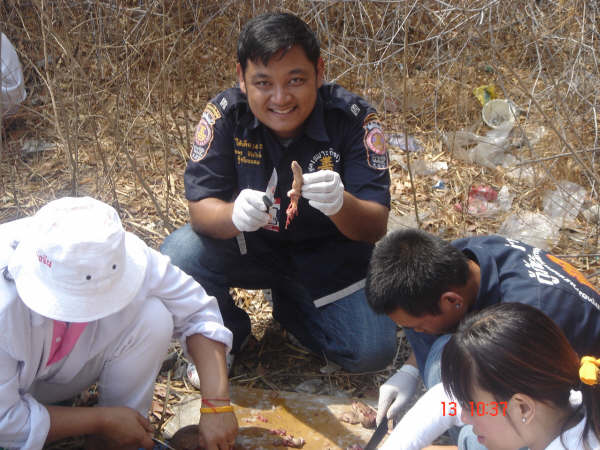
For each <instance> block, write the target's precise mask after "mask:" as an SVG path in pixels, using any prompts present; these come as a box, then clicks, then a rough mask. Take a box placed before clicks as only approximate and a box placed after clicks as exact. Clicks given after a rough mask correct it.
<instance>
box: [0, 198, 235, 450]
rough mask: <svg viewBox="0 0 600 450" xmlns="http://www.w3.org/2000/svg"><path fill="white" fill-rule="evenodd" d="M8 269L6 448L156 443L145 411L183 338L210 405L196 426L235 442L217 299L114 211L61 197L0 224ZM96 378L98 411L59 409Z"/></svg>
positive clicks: (1, 342) (2, 400)
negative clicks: (68, 440) (76, 442)
mask: <svg viewBox="0 0 600 450" xmlns="http://www.w3.org/2000/svg"><path fill="white" fill-rule="evenodd" d="M0 271H1V272H2V274H1V275H0V329H2V335H1V336H0V447H3V448H6V449H13V448H19V449H41V448H42V447H43V446H44V445H45V444H46V443H48V442H51V441H54V440H57V439H61V438H64V437H69V436H80V435H86V437H87V439H86V448H97V449H99V448H103V449H107V448H110V449H129V448H140V447H143V448H152V446H153V442H152V440H151V437H152V434H153V429H152V427H151V425H150V422H149V421H148V419H147V414H148V410H149V408H150V405H151V402H152V393H153V389H154V381H155V379H156V376H157V374H158V371H159V370H160V366H161V363H162V361H163V359H164V357H165V355H166V352H167V348H168V345H169V343H170V342H171V339H172V338H173V337H175V338H178V339H179V340H180V341H181V345H182V348H183V350H184V352H185V354H186V355H187V356H188V357H189V358H190V359H191V360H192V361H194V363H195V365H196V367H198V372H199V376H200V378H201V386H202V394H203V398H205V399H206V401H207V403H210V405H209V406H210V408H209V409H211V411H209V412H213V414H202V415H201V419H200V423H199V429H200V434H201V435H202V438H203V439H204V441H205V442H206V446H207V447H206V448H208V449H227V448H233V443H234V441H235V436H236V434H237V429H238V426H237V421H236V418H235V415H234V414H233V411H232V409H231V406H229V387H228V380H227V369H226V365H225V356H226V354H227V352H228V351H229V350H230V349H231V344H232V334H231V332H230V331H229V330H228V329H227V328H226V327H224V325H223V320H222V318H221V314H220V312H219V309H218V306H217V302H216V299H215V298H214V297H211V296H208V295H207V294H206V292H205V290H204V289H203V288H202V287H201V286H200V285H199V284H198V283H197V282H196V281H194V279H193V278H191V277H190V276H188V275H186V274H185V273H184V272H182V271H181V270H180V269H178V268H177V267H175V266H174V265H172V264H171V262H170V260H169V258H168V257H166V256H164V255H161V254H160V253H159V252H157V251H155V250H153V249H151V248H149V247H148V246H147V245H146V244H144V243H143V242H142V241H141V240H140V239H139V238H137V237H136V236H135V235H133V234H131V233H128V232H126V231H125V230H124V229H123V226H122V224H121V221H120V219H119V216H118V214H117V212H116V211H115V210H114V209H113V208H112V207H110V206H109V205H107V204H105V203H102V202H100V201H98V200H95V199H92V198H90V197H81V198H73V197H65V198H61V199H59V200H55V201H52V202H50V203H48V204H47V205H45V206H44V207H42V208H41V209H40V210H39V211H38V212H37V213H36V214H35V215H34V216H32V217H30V218H26V219H21V220H18V221H14V222H9V223H7V224H3V225H0ZM94 383H97V386H98V391H99V399H98V405H97V406H96V407H64V406H56V405H55V404H56V403H57V402H60V401H63V400H68V399H70V398H73V397H74V396H75V395H77V394H78V393H79V392H81V391H82V390H83V389H86V388H87V387H89V386H90V385H92V384H94ZM203 409H204V408H203Z"/></svg>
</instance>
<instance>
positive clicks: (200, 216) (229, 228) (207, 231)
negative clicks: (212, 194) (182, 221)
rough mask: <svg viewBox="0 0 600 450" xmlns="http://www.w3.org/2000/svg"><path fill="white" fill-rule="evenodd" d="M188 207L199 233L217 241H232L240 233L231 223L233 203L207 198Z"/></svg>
mask: <svg viewBox="0 0 600 450" xmlns="http://www.w3.org/2000/svg"><path fill="white" fill-rule="evenodd" d="M188 206H189V211H190V222H191V225H192V228H193V229H194V231H196V232H197V233H202V234H204V235H206V236H210V237H212V238H215V239H231V238H232V237H235V236H237V235H238V234H239V233H240V231H239V230H238V229H237V228H236V227H235V226H234V225H233V222H232V221H231V214H232V212H233V203H228V202H225V201H223V200H220V199H218V198H205V199H202V200H200V201H197V202H189V204H188Z"/></svg>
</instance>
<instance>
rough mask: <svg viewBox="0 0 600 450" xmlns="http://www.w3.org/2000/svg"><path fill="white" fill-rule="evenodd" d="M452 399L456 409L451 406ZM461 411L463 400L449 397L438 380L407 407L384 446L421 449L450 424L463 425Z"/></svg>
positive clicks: (389, 449) (384, 449) (386, 449)
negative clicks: (461, 401) (415, 401)
mask: <svg viewBox="0 0 600 450" xmlns="http://www.w3.org/2000/svg"><path fill="white" fill-rule="evenodd" d="M452 402H454V403H452ZM442 403H444V405H445V407H444V406H442ZM451 403H452V406H453V407H454V408H455V409H451V407H450V404H451ZM461 412H462V411H461V407H460V404H459V403H458V402H456V401H454V400H452V399H451V398H450V397H448V395H447V394H446V392H445V391H444V385H443V384H442V383H438V384H436V385H435V386H433V387H432V388H431V389H429V390H428V391H427V392H426V393H425V394H423V396H422V397H421V398H420V399H419V400H418V401H417V403H415V405H414V406H413V407H412V408H410V409H409V410H408V411H407V413H406V414H405V415H404V417H402V420H401V421H400V423H399V424H398V425H396V426H395V427H394V430H393V431H392V433H391V434H390V436H389V437H388V438H387V440H386V441H385V444H384V445H383V446H382V447H381V450H420V449H422V448H423V447H427V446H428V445H431V443H432V442H433V441H434V440H435V439H436V438H438V437H439V436H441V435H442V433H444V432H445V431H446V430H448V429H449V428H450V427H452V426H462V425H464V424H463V423H462V421H461V420H460V415H461ZM451 414H452V415H451Z"/></svg>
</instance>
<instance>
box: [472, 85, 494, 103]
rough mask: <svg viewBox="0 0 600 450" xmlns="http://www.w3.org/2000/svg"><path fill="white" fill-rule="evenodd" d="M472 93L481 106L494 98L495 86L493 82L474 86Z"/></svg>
mask: <svg viewBox="0 0 600 450" xmlns="http://www.w3.org/2000/svg"><path fill="white" fill-rule="evenodd" d="M473 95H474V96H475V97H477V100H479V103H481V106H483V105H485V104H486V103H487V102H489V101H490V100H493V99H495V98H496V86H495V85H493V84H484V85H483V86H479V87H476V88H475V89H473Z"/></svg>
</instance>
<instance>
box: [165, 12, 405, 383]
mask: <svg viewBox="0 0 600 450" xmlns="http://www.w3.org/2000/svg"><path fill="white" fill-rule="evenodd" d="M323 70H324V65H323V60H322V59H321V57H320V49H319V43H318V40H317V38H316V36H315V35H314V33H313V32H312V31H311V30H310V28H309V27H308V26H307V25H306V23H304V22H303V21H302V20H300V19H299V18H298V17H296V16H294V15H291V14H279V13H278V14H265V15H262V16H258V17H256V18H254V19H252V20H250V21H249V22H248V23H247V24H246V26H245V27H244V29H243V30H242V32H241V34H240V37H239V40H238V64H237V75H238V79H239V88H237V87H236V88H232V89H228V90H226V91H224V92H222V93H220V94H219V95H217V96H216V97H215V98H213V99H212V100H211V101H210V102H209V103H208V105H207V106H206V109H205V110H204V112H203V114H202V117H201V119H200V122H199V124H198V126H197V128H196V135H195V139H194V144H193V147H192V150H191V154H190V161H189V163H188V166H187V168H186V171H185V192H186V198H187V199H188V201H189V210H190V222H191V224H190V225H186V226H184V227H182V228H180V229H179V230H177V231H175V232H174V233H173V234H171V235H170V236H168V237H167V239H166V240H165V242H164V243H163V245H162V247H161V251H162V252H163V253H165V254H167V255H169V256H170V257H171V259H172V261H173V263H175V264H176V265H178V266H179V267H181V268H182V269H183V270H184V271H186V272H187V273H189V274H190V275H192V276H193V277H194V278H195V279H196V280H197V281H199V282H200V283H201V284H202V285H203V286H204V288H205V289H206V290H207V292H208V293H209V294H211V295H214V296H215V297H216V298H217V300H218V302H219V306H220V308H221V313H222V316H223V320H224V322H225V325H226V326H227V327H229V328H230V329H231V330H232V332H233V334H234V342H233V349H232V353H236V352H239V351H240V349H241V347H242V345H243V342H244V340H245V339H246V337H247V336H248V335H249V334H250V320H249V318H248V315H247V313H246V312H245V311H244V310H243V309H241V308H239V307H237V306H236V305H235V304H234V302H233V299H232V298H231V296H230V294H229V288H230V287H242V288H248V289H261V288H270V289H271V291H272V299H273V315H274V317H275V318H276V319H277V320H278V321H279V322H280V324H281V325H282V326H283V327H284V328H285V329H286V330H288V331H289V332H290V333H291V334H293V335H294V336H295V337H296V338H297V339H298V340H299V341H300V342H301V343H302V344H303V345H305V346H306V347H308V348H309V349H311V350H312V351H314V352H316V353H318V354H321V355H323V356H324V357H325V358H326V359H327V360H329V361H333V362H335V363H337V364H339V365H341V366H342V367H343V368H344V369H345V370H348V371H351V372H362V371H370V370H378V369H383V368H384V367H385V366H386V365H387V364H389V363H390V362H391V361H392V358H393V356H394V354H395V349H396V334H395V324H394V323H393V321H392V320H390V319H389V318H388V317H386V316H381V315H377V314H375V313H374V312H373V311H372V310H371V308H370V307H369V306H368V304H367V302H366V299H365V295H364V282H365V281H364V280H365V274H366V269H367V265H368V261H369V258H370V255H371V252H372V249H373V244H374V243H375V242H376V241H377V240H378V239H379V238H381V237H382V236H384V235H385V233H386V230H387V219H388V214H389V207H390V194H389V183H390V176H389V171H388V155H387V151H386V149H385V142H384V136H383V132H382V130H381V126H380V122H379V119H378V117H377V114H376V112H375V110H374V109H373V108H372V107H371V106H369V105H368V104H367V103H366V102H365V101H364V100H363V99H361V98H360V97H358V96H356V95H354V94H351V93H350V92H348V91H346V90H344V89H343V88H342V87H340V86H338V85H334V84H325V83H323ZM292 161H297V162H298V163H299V164H300V166H301V168H302V171H303V177H302V182H303V183H302V190H301V192H302V194H301V198H300V200H299V204H298V215H297V217H295V218H294V219H293V220H292V222H291V223H290V224H289V226H287V227H286V226H285V224H286V213H285V212H286V209H287V207H288V205H289V202H290V199H289V198H288V194H287V193H288V191H289V190H290V189H291V187H292V178H293V175H292V171H291V168H290V167H291V163H292ZM273 173H276V177H277V184H276V186H275V190H274V195H272V196H270V195H269V192H268V191H269V189H268V187H269V186H268V183H269V180H271V179H272V177H273Z"/></svg>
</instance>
